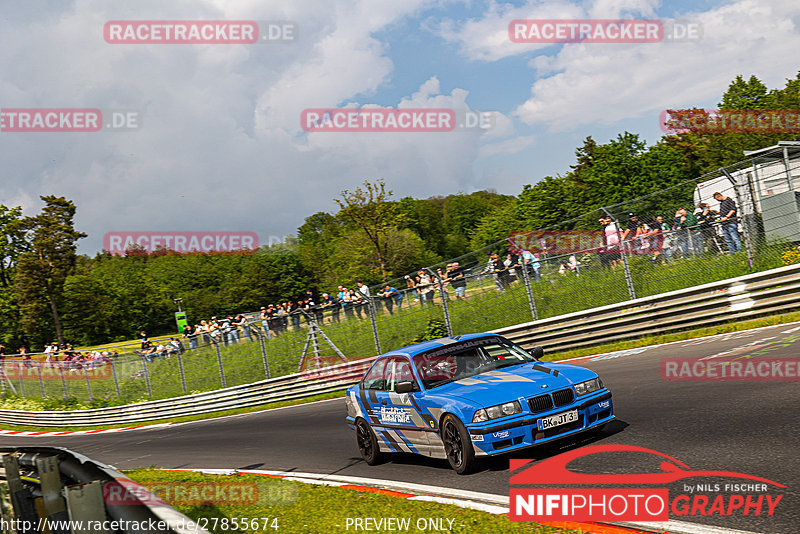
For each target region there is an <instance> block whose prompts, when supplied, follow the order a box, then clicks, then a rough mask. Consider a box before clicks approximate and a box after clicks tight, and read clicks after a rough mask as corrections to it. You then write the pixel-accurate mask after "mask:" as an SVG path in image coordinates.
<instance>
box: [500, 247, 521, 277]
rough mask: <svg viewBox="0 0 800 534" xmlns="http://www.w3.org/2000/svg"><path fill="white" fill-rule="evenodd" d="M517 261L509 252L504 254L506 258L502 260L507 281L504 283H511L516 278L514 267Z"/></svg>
mask: <svg viewBox="0 0 800 534" xmlns="http://www.w3.org/2000/svg"><path fill="white" fill-rule="evenodd" d="M517 261H519V260H518V259H517V258H515V257H514V255H513V254H511V253H510V252H509V253H508V254H507V255H506V259H505V260H503V267H505V273H506V280H507V282H508V283H507V284H506V285H511V283H512V282H515V281H516V280H517V270H516V268H515V265H516V264H517Z"/></svg>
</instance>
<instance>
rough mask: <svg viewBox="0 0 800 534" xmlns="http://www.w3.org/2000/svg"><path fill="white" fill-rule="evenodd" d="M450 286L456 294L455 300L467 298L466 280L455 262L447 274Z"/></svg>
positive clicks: (462, 271)
mask: <svg viewBox="0 0 800 534" xmlns="http://www.w3.org/2000/svg"><path fill="white" fill-rule="evenodd" d="M447 278H448V279H449V280H450V285H451V286H452V287H453V291H454V292H455V294H456V300H459V299H460V300H464V299H465V298H467V279H466V278H465V277H464V269H463V268H462V267H461V265H459V264H458V262H457V261H454V262H453V263H452V267H451V269H450V271H449V272H448V273H447Z"/></svg>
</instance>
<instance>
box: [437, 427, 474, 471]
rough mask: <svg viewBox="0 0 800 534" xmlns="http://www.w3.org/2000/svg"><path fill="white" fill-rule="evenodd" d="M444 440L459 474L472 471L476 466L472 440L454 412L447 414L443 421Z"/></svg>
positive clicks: (446, 450) (451, 461)
mask: <svg viewBox="0 0 800 534" xmlns="http://www.w3.org/2000/svg"><path fill="white" fill-rule="evenodd" d="M442 442H443V443H444V451H445V453H446V454H447V461H448V462H450V467H452V468H453V470H454V471H455V472H456V473H458V474H459V475H466V474H467V473H470V472H472V470H473V469H474V467H475V449H474V448H473V447H472V440H470V438H469V433H468V432H467V429H466V428H465V427H464V424H463V423H462V422H461V421H460V420H459V419H458V418H457V417H456V416H454V415H452V414H447V415H446V416H445V417H444V420H443V421H442Z"/></svg>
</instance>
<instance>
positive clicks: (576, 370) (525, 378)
mask: <svg viewBox="0 0 800 534" xmlns="http://www.w3.org/2000/svg"><path fill="white" fill-rule="evenodd" d="M596 376H597V373H595V372H594V371H592V370H590V369H586V368H584V367H578V366H576V365H570V364H564V363H547V362H537V363H526V364H522V365H515V366H513V367H505V368H502V369H497V370H495V371H488V372H485V373H480V374H477V375H473V376H470V377H467V378H462V379H461V380H458V381H456V382H450V383H449V384H445V385H443V386H439V387H436V388H433V389H431V390H429V391H428V395H432V396H440V395H441V396H447V397H451V396H456V397H461V398H462V399H464V400H467V401H470V402H472V403H474V404H476V405H477V406H480V407H486V406H494V405H495V404H500V403H503V402H510V401H512V400H516V399H519V398H520V397H533V396H535V395H540V394H542V393H549V392H551V391H554V390H557V389H562V388H565V387H569V386H571V385H573V384H576V383H578V382H583V381H585V380H591V379H592V378H595V377H596Z"/></svg>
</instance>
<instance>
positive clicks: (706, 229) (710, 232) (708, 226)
mask: <svg viewBox="0 0 800 534" xmlns="http://www.w3.org/2000/svg"><path fill="white" fill-rule="evenodd" d="M699 208H700V213H698V214H697V227H698V228H700V238H701V240H702V243H703V249H704V250H707V251H709V252H722V250H721V249H720V247H719V245H718V244H717V233H716V231H715V229H714V222H715V221H716V218H717V215H718V213H717V212H716V211H714V210H712V209H711V207H710V206H709V205H708V202H701V203H700V206H699Z"/></svg>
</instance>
